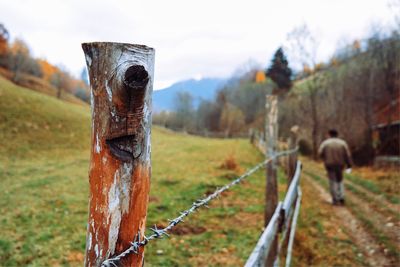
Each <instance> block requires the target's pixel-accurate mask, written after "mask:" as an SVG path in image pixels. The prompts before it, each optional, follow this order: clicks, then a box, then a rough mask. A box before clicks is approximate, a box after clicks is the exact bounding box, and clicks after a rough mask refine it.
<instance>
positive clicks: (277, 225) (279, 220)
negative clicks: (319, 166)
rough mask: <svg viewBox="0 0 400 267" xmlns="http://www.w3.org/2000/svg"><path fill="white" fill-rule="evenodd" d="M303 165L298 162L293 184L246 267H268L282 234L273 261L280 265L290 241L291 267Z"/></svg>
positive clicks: (277, 208) (288, 256) (288, 264)
mask: <svg viewBox="0 0 400 267" xmlns="http://www.w3.org/2000/svg"><path fill="white" fill-rule="evenodd" d="M301 169H302V165H301V162H300V161H298V162H297V165H296V171H295V174H294V176H293V178H292V182H291V184H290V186H289V189H288V191H287V193H286V196H285V198H284V200H283V201H282V202H279V204H278V206H277V207H276V209H275V212H274V214H273V216H272V218H271V220H270V221H269V223H268V225H267V227H266V228H265V230H264V232H263V233H262V234H261V237H260V239H259V240H258V242H257V245H256V246H255V248H254V249H253V252H252V253H251V254H250V257H249V258H248V260H247V262H246V264H245V267H259V266H266V265H268V264H267V256H268V255H270V251H271V250H272V249H273V243H274V240H277V239H278V238H279V234H280V233H282V234H281V240H280V244H279V247H278V251H277V253H276V255H275V258H274V259H273V262H274V265H275V266H277V265H278V264H279V263H278V262H279V253H280V252H281V251H282V249H281V248H282V247H283V244H285V243H286V240H287V239H288V238H289V240H288V246H287V255H286V266H287V267H288V266H290V261H291V253H292V247H293V239H294V235H295V231H296V224H297V218H298V214H299V211H300V205H301V190H300V186H299V184H300V176H301Z"/></svg>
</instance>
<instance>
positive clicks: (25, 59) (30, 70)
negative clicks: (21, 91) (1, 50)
mask: <svg viewBox="0 0 400 267" xmlns="http://www.w3.org/2000/svg"><path fill="white" fill-rule="evenodd" d="M8 68H9V69H10V70H11V71H12V72H13V73H14V76H13V81H14V82H16V83H18V82H20V80H21V75H22V74H23V73H27V74H31V75H34V76H37V77H42V76H43V72H42V68H41V66H40V64H39V63H38V62H37V61H36V60H35V59H34V58H32V57H31V55H30V51H29V48H28V45H27V44H26V43H25V42H24V41H23V40H21V39H16V40H15V41H14V42H13V44H12V45H11V47H10V54H9V58H8Z"/></svg>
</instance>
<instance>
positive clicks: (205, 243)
mask: <svg viewBox="0 0 400 267" xmlns="http://www.w3.org/2000/svg"><path fill="white" fill-rule="evenodd" d="M0 95H1V97H2V101H1V102H0V135H1V136H0V140H1V145H0V155H1V156H0V159H1V160H0V177H1V179H0V188H3V189H5V190H4V191H3V193H2V194H1V196H0V213H1V214H2V219H1V220H0V229H2V230H1V235H0V262H2V263H1V264H2V265H3V264H4V265H5V266H26V265H32V266H57V265H64V266H77V265H81V264H82V262H83V255H84V247H85V242H86V241H85V235H86V222H87V203H88V198H87V196H88V187H89V185H88V177H87V174H88V166H89V153H88V148H89V134H90V133H89V132H90V114H89V113H90V112H89V108H88V107H86V106H80V105H75V104H71V103H67V102H64V101H60V100H57V99H56V98H53V97H50V96H46V95H44V94H40V93H37V92H34V91H32V90H29V89H26V88H22V87H19V86H16V85H14V84H12V83H10V82H9V81H7V80H5V79H2V78H0ZM152 139H153V141H152V150H153V153H152V159H153V168H152V173H153V174H152V188H151V196H150V206H149V214H148V225H152V224H155V223H157V224H158V225H162V224H166V223H167V221H166V219H167V218H171V217H173V216H176V215H177V214H178V211H180V210H182V209H184V208H186V207H187V206H188V205H190V204H191V203H192V202H193V201H194V200H195V199H196V198H198V197H199V196H203V195H204V194H205V193H207V192H210V190H213V189H214V188H216V187H217V186H220V185H222V184H225V183H226V182H228V181H229V180H230V179H232V177H235V176H236V175H238V174H239V173H241V172H243V171H244V170H245V169H247V168H249V167H250V166H253V165H254V163H256V162H258V161H260V160H261V159H262V156H261V155H260V154H259V153H258V152H257V151H255V150H254V148H253V147H251V145H250V144H249V142H248V141H247V140H235V139H232V140H216V139H206V138H200V137H193V136H188V135H181V134H176V133H173V132H170V131H167V130H164V129H160V128H154V129H153V137H152ZM227 147H229V149H226V148H227ZM232 157H233V158H234V161H235V162H236V163H237V165H238V167H237V169H234V170H227V169H224V168H221V165H222V164H223V163H224V162H225V160H227V159H231V158H232ZM182 162H184V163H185V164H182ZM263 181H264V179H263V172H259V173H257V175H254V176H253V177H252V180H251V181H249V182H245V183H244V184H243V186H242V187H238V188H236V189H234V190H233V191H231V192H228V193H227V194H226V195H225V197H224V199H223V200H217V201H215V202H214V203H213V204H212V207H213V208H212V209H210V210H204V211H203V212H201V213H199V214H196V215H195V216H194V217H193V218H191V219H190V220H187V222H186V223H185V224H184V225H183V226H182V227H181V228H179V229H178V232H177V234H176V235H174V237H173V238H171V239H170V240H160V241H159V242H156V243H154V244H152V245H151V246H149V247H148V249H147V252H146V255H147V256H146V259H147V260H146V262H147V263H149V264H152V265H156V266H159V265H160V264H161V263H162V265H163V266H176V265H182V264H184V263H187V261H188V258H189V259H190V262H191V263H192V264H193V265H198V266H199V265H204V264H206V263H208V262H209V261H211V262H213V263H215V264H216V265H234V264H236V263H238V262H240V263H243V262H244V260H245V259H246V258H247V256H248V255H249V254H250V251H251V250H252V247H253V245H254V244H255V242H256V240H257V238H258V234H259V229H260V227H261V226H262V216H263V215H262V207H263V201H264V198H263V186H262V184H263ZM227 203H230V204H229V205H228V204H227ZM221 220H223V221H224V222H226V225H228V227H226V228H225V226H224V228H225V230H224V232H221V229H220V227H221V225H220V223H219V222H220V221H221ZM244 221H248V222H246V225H244V223H243V222H244ZM216 235H219V236H220V238H219V241H218V242H215V243H212V244H211V243H210V240H211V239H210V237H211V236H216ZM184 243H185V244H187V245H189V244H190V246H191V247H192V248H191V249H190V250H187V249H186V246H187V245H185V246H181V244H184ZM160 250H161V252H160ZM200 255H201V256H200Z"/></svg>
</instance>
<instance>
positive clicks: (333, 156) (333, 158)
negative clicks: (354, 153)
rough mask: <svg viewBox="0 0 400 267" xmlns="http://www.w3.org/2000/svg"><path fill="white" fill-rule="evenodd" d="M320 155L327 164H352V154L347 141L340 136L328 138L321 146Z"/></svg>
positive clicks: (348, 165)
mask: <svg viewBox="0 0 400 267" xmlns="http://www.w3.org/2000/svg"><path fill="white" fill-rule="evenodd" d="M318 154H319V156H320V157H321V158H322V160H323V161H324V163H325V165H326V166H342V167H344V166H345V165H347V167H348V168H350V167H351V165H352V160H351V154H350V150H349V147H348V145H347V143H346V142H345V141H344V140H342V139H340V138H337V137H335V138H328V139H326V140H325V141H324V142H322V144H321V145H320V147H319V150H318Z"/></svg>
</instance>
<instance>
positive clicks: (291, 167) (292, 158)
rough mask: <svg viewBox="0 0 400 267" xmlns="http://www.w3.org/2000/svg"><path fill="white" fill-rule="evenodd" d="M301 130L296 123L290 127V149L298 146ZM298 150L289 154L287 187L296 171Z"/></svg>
mask: <svg viewBox="0 0 400 267" xmlns="http://www.w3.org/2000/svg"><path fill="white" fill-rule="evenodd" d="M298 132H299V126H297V125H294V126H293V127H292V128H290V136H289V138H288V149H289V150H292V149H295V148H296V147H297V135H298ZM297 153H298V152H297V151H296V152H293V153H291V154H290V155H289V156H288V173H287V178H288V179H287V187H288V188H289V186H290V183H291V182H292V179H293V175H294V173H295V172H296V166H297Z"/></svg>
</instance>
